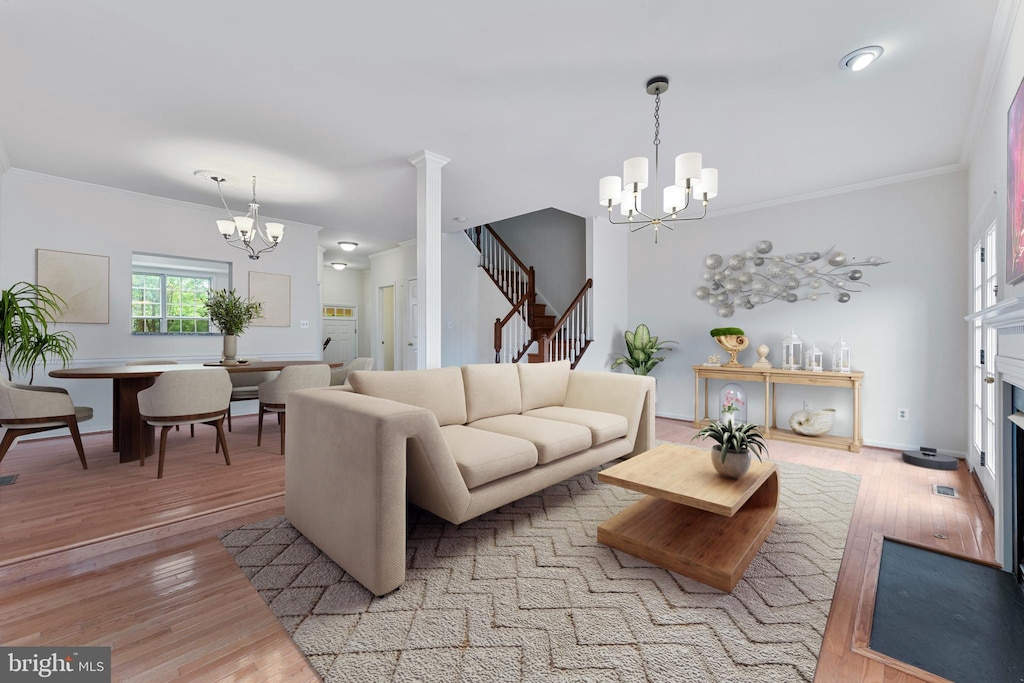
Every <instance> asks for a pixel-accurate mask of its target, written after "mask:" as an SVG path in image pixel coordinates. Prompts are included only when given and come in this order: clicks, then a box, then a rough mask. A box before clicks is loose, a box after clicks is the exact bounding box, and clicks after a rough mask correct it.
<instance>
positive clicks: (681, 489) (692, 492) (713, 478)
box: [597, 444, 779, 591]
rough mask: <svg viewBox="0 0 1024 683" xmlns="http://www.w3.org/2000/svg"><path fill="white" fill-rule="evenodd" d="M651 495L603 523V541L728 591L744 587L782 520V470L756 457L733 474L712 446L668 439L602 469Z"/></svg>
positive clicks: (604, 476)
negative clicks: (715, 460) (720, 466)
mask: <svg viewBox="0 0 1024 683" xmlns="http://www.w3.org/2000/svg"><path fill="white" fill-rule="evenodd" d="M597 478H598V479H599V480H600V481H603V482H606V483H609V484H615V485H616V486H621V487H623V488H626V489H630V490H632V491H639V492H640V493H646V494H647V496H646V497H645V498H643V499H642V500H640V501H639V502H637V503H634V504H633V505H632V506H630V507H628V508H626V509H625V510H623V511H622V512H620V513H618V514H617V515H615V516H614V517H612V518H611V519H609V520H608V521H607V522H604V523H603V524H601V525H599V526H598V527H597V540H598V542H600V543H603V544H605V545H608V546H611V547H612V548H617V549H619V550H622V551H624V552H627V553H629V554H630V555H635V556H637V557H639V558H642V559H645V560H647V561H648V562H653V563H654V564H656V565H658V566H660V567H664V568H665V569H668V570H670V571H674V572H677V573H679V574H682V575H684V576H688V577H690V578H691V579H696V580H697V581H700V582H701V583H705V584H707V585H709V586H713V587H715V588H718V589H720V590H723V591H731V590H732V589H733V588H735V587H736V584H737V583H738V582H739V580H740V578H741V577H742V576H743V572H744V571H746V569H747V566H748V565H750V562H751V560H753V559H754V555H756V554H757V551H758V550H759V549H760V548H761V544H762V543H764V539H765V538H767V537H768V534H769V533H770V532H771V530H772V529H773V528H774V527H775V520H776V518H777V516H778V509H779V474H778V470H777V468H776V466H775V463H772V462H767V461H766V462H758V461H757V460H756V458H755V460H754V462H752V463H751V465H750V470H749V471H748V472H747V473H746V474H745V475H743V477H741V478H740V479H726V478H725V477H722V476H721V475H719V474H718V473H717V472H716V471H715V469H714V467H713V466H712V464H711V455H710V453H709V452H708V451H707V450H703V449H700V448H693V447H690V446H679V445H676V444H664V445H661V446H658V447H657V448H654V449H652V450H649V451H647V452H645V453H641V454H640V455H638V456H636V457H634V458H630V459H629V460H626V461H624V462H621V463H619V464H618V465H613V466H612V467H609V468H608V469H606V470H603V471H602V472H598V474H597Z"/></svg>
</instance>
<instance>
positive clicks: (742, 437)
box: [690, 420, 768, 462]
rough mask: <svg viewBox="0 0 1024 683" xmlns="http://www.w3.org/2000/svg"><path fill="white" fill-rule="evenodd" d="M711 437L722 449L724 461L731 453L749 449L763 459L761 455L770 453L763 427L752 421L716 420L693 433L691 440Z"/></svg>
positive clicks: (759, 458)
mask: <svg viewBox="0 0 1024 683" xmlns="http://www.w3.org/2000/svg"><path fill="white" fill-rule="evenodd" d="M698 439H699V440H701V441H703V440H704V439H711V440H712V441H715V442H717V443H718V445H719V447H720V449H721V451H722V462H725V458H726V456H727V455H729V454H730V453H742V452H744V451H749V452H751V453H753V454H754V455H756V456H757V459H758V460H761V455H765V456H767V455H768V446H767V445H765V442H764V435H763V434H762V433H761V428H760V427H758V426H757V425H756V424H751V423H746V424H744V423H736V422H719V421H717V420H714V421H712V422H711V424H709V425H707V426H705V427H704V428H702V429H701V430H700V431H699V432H697V433H696V434H694V435H693V438H692V439H690V441H697V440H698Z"/></svg>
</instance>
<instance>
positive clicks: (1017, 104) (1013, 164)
mask: <svg viewBox="0 0 1024 683" xmlns="http://www.w3.org/2000/svg"><path fill="white" fill-rule="evenodd" d="M1006 123H1007V125H1006V128H1007V132H1006V281H1007V282H1009V283H1011V284H1012V283H1014V282H1017V281H1018V280H1020V279H1021V278H1024V80H1022V81H1021V83H1020V86H1019V87H1018V88H1017V94H1016V95H1015V96H1014V98H1013V103H1012V104H1011V105H1010V111H1009V112H1008V113H1007V114H1006Z"/></svg>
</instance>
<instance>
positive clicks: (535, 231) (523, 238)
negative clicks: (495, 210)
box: [491, 209, 587, 318]
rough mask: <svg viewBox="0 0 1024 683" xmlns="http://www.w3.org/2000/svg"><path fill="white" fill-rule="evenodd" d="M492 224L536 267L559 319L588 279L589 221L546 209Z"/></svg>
mask: <svg viewBox="0 0 1024 683" xmlns="http://www.w3.org/2000/svg"><path fill="white" fill-rule="evenodd" d="M491 227H493V228H494V231H495V232H496V233H498V235H500V236H501V239H502V240H504V241H505V244H507V245H508V247H509V249H511V250H512V251H513V252H514V253H515V254H516V256H518V257H519V259H520V260H521V261H522V262H523V263H524V264H526V266H527V267H529V266H533V267H534V269H535V271H536V273H537V293H538V294H539V295H540V296H541V299H542V300H543V301H544V302H545V303H547V304H549V305H550V308H549V310H548V313H554V315H555V317H556V318H557V317H559V316H560V315H562V314H563V313H565V309H566V308H567V307H568V306H569V304H571V303H572V300H573V299H574V298H576V295H577V294H579V291H580V288H581V287H583V283H584V282H586V281H587V275H586V272H587V270H586V268H587V256H586V251H585V250H586V221H585V220H584V219H582V218H580V217H579V216H574V215H572V214H571V213H566V212H564V211H559V210H558V209H544V210H542V211H534V212H533V213H528V214H525V215H522V216H516V217H515V218H508V219H506V220H503V221H498V222H496V223H492V224H491ZM551 309H554V310H553V311H552V310H551ZM506 312H507V311H506Z"/></svg>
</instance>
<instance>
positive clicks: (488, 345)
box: [441, 232, 512, 366]
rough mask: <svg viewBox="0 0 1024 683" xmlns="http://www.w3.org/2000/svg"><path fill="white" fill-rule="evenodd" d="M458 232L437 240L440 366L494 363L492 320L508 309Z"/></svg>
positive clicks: (478, 258)
mask: <svg viewBox="0 0 1024 683" xmlns="http://www.w3.org/2000/svg"><path fill="white" fill-rule="evenodd" d="M479 263H480V252H479V251H477V249H476V247H474V246H473V243H472V242H471V241H470V240H469V239H467V238H466V236H465V235H464V234H463V233H461V232H449V233H445V234H443V235H442V236H441V267H442V270H441V365H442V366H450V365H467V364H470V363H493V362H494V319H495V318H503V317H504V316H505V315H506V314H507V313H508V312H509V310H510V309H511V308H512V307H511V305H510V304H509V303H508V300H507V299H505V297H504V296H502V294H501V292H500V291H499V290H498V288H497V287H496V286H495V284H494V282H492V281H491V279H490V277H488V276H487V274H486V273H485V272H484V270H483V268H480V266H479Z"/></svg>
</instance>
